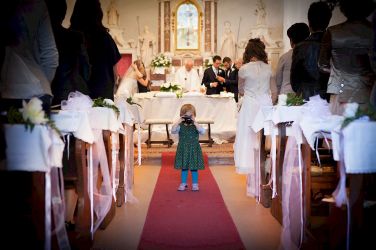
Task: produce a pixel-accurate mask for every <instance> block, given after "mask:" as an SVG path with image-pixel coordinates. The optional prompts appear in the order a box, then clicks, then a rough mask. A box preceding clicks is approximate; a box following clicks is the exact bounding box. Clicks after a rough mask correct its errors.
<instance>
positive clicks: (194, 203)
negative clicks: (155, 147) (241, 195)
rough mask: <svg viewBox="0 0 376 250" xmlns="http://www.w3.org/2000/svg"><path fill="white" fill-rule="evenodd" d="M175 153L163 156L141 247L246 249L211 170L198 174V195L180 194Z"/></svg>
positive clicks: (206, 168) (192, 193)
mask: <svg viewBox="0 0 376 250" xmlns="http://www.w3.org/2000/svg"><path fill="white" fill-rule="evenodd" d="M174 158H175V153H173V152H169V153H163V154H162V169H161V172H160V174H159V177H158V181H157V184H156V186H155V190H154V194H153V197H152V199H151V202H150V206H149V211H148V214H147V216H146V221H145V225H144V229H143V232H142V235H141V239H140V243H139V246H138V248H139V249H142V250H154V249H158V250H159V249H174V250H178V249H205V250H206V249H216V250H218V249H223V250H237V249H245V248H244V245H243V243H242V241H241V239H240V236H239V233H238V231H237V230H236V227H235V224H234V222H233V220H232V218H231V216H230V214H229V212H228V210H227V208H226V205H225V203H224V201H223V198H222V195H221V193H220V191H219V188H218V185H217V183H216V182H215V180H214V177H213V175H212V173H211V172H210V169H209V167H208V157H207V155H205V170H200V171H199V185H200V191H199V192H192V191H190V188H191V174H189V178H188V184H189V190H187V191H185V192H178V191H177V187H178V186H179V184H180V171H179V170H176V169H174Z"/></svg>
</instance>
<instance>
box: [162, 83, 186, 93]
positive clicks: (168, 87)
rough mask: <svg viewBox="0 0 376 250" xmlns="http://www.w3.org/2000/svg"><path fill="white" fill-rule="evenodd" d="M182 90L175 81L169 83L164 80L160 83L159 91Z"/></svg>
mask: <svg viewBox="0 0 376 250" xmlns="http://www.w3.org/2000/svg"><path fill="white" fill-rule="evenodd" d="M179 90H182V87H181V85H180V84H177V83H170V82H166V83H164V84H162V85H161V88H160V91H161V92H176V91H179Z"/></svg>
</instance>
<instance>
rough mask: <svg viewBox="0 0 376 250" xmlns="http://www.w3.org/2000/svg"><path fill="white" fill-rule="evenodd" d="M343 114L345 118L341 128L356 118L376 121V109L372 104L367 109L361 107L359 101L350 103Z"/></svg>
mask: <svg viewBox="0 0 376 250" xmlns="http://www.w3.org/2000/svg"><path fill="white" fill-rule="evenodd" d="M343 116H344V117H345V120H344V121H343V122H342V126H341V129H344V128H345V127H346V126H348V125H349V124H350V123H351V122H353V121H355V120H364V121H376V110H375V108H374V107H373V106H372V105H371V104H369V105H368V108H367V109H361V108H359V104H358V103H348V104H346V109H345V111H344V112H343Z"/></svg>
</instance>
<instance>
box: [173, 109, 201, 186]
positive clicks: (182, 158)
mask: <svg viewBox="0 0 376 250" xmlns="http://www.w3.org/2000/svg"><path fill="white" fill-rule="evenodd" d="M195 118H196V109H195V107H194V106H193V105H191V104H184V105H183V106H182V107H181V109H180V119H179V121H178V122H176V123H175V124H174V125H173V126H172V130H171V133H173V134H177V133H179V143H178V148H177V150H176V157H175V169H181V170H182V171H181V184H180V185H179V187H178V191H185V190H187V189H188V185H187V178H188V170H190V171H191V174H192V191H198V190H199V187H198V171H197V170H199V169H200V170H201V169H204V158H203V156H202V151H201V146H200V143H199V141H198V138H199V134H204V133H205V129H204V128H203V127H202V126H200V125H199V124H198V123H197V122H196V121H195Z"/></svg>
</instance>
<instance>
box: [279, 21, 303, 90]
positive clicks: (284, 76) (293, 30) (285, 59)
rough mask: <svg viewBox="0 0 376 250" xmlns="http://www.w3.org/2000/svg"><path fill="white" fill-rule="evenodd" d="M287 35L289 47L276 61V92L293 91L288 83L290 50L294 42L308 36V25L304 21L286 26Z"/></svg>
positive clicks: (291, 50) (298, 41) (294, 44)
mask: <svg viewBox="0 0 376 250" xmlns="http://www.w3.org/2000/svg"><path fill="white" fill-rule="evenodd" d="M287 36H288V37H289V39H290V45H291V49H290V50H289V51H287V52H286V53H285V54H283V55H282V56H281V57H280V58H279V61H278V66H277V70H276V76H275V78H276V79H275V80H276V84H277V89H278V94H287V93H294V91H293V90H292V88H291V84H290V71H291V60H292V52H293V49H294V47H295V46H296V44H298V43H300V42H301V41H303V40H305V39H306V38H307V37H308V36H309V27H308V25H307V24H305V23H295V24H293V25H291V26H290V28H288V30H287Z"/></svg>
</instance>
